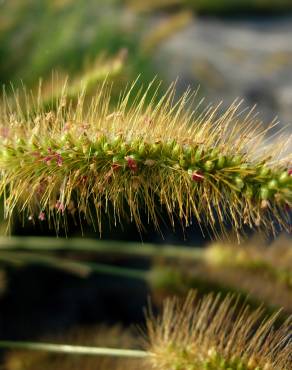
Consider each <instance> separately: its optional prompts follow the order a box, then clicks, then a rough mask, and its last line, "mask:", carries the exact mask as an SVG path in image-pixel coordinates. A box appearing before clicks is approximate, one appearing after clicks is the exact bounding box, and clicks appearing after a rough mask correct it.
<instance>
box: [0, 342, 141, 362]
mask: <svg viewBox="0 0 292 370" xmlns="http://www.w3.org/2000/svg"><path fill="white" fill-rule="evenodd" d="M0 348H8V349H27V350H33V351H45V352H53V353H68V354H70V355H91V356H111V357H113V356H114V357H132V358H144V357H147V356H148V353H147V352H145V351H141V350H135V349H121V348H105V347H87V346H74V345H69V344H52V343H38V342H16V341H8V340H3V341H0Z"/></svg>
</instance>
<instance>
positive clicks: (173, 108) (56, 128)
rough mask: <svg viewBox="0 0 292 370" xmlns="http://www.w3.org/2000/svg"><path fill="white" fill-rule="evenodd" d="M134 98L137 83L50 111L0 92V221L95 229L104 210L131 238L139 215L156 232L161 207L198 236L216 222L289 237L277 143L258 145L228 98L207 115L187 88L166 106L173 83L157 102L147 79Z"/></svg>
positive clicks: (284, 166)
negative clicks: (19, 218)
mask: <svg viewBox="0 0 292 370" xmlns="http://www.w3.org/2000/svg"><path fill="white" fill-rule="evenodd" d="M151 89H152V90H153V89H154V93H151ZM134 91H137V83H136V84H133V85H132V86H131V87H130V88H129V89H128V90H127V91H125V92H124V94H123V95H122V97H121V99H120V102H119V103H118V104H117V106H116V108H115V109H111V95H110V88H109V87H108V86H107V84H106V83H104V84H103V86H102V87H101V88H100V89H99V90H98V91H97V94H96V95H95V96H94V97H93V98H92V99H91V101H90V102H88V101H87V100H85V96H84V94H81V95H80V96H79V98H78V103H77V105H76V104H71V103H70V99H69V98H68V97H67V95H66V94H67V92H66V89H64V92H63V94H62V96H61V98H60V99H59V104H57V108H56V110H54V111H43V108H42V99H41V95H40V96H39V97H38V99H35V100H34V99H33V98H31V99H29V98H28V97H27V99H26V106H24V108H21V104H20V99H17V98H16V103H15V104H14V105H12V104H11V103H10V101H9V100H8V99H7V98H6V97H5V94H4V97H3V103H2V109H1V112H0V132H1V136H2V137H1V143H0V169H1V183H0V195H1V196H3V197H4V198H5V205H4V207H5V217H6V218H7V219H8V220H9V221H10V220H11V219H12V215H13V213H14V211H16V213H22V214H23V216H24V217H25V218H26V219H30V220H32V222H34V221H35V220H37V219H39V220H40V221H45V220H48V221H49V223H50V225H51V226H52V227H55V228H56V229H57V231H58V230H59V227H60V226H62V227H65V228H66V225H67V217H68V216H70V217H71V216H72V217H75V218H77V219H79V220H80V221H81V222H83V221H84V220H87V221H88V222H92V223H93V225H94V226H96V227H97V229H98V230H99V232H100V233H101V232H102V218H103V217H104V215H107V216H108V218H109V220H110V221H112V222H113V223H114V224H115V225H116V224H117V223H119V222H120V223H122V221H127V220H130V221H132V222H135V223H136V225H137V227H138V229H139V230H140V231H141V230H143V229H145V228H146V225H145V222H147V220H148V223H149V222H153V223H154V225H155V226H156V228H157V229H159V225H160V221H161V219H160V214H161V212H162V211H164V212H165V213H166V214H167V215H168V217H169V220H170V223H171V225H172V226H173V227H174V225H175V223H176V222H177V219H178V220H179V221H180V223H181V224H182V225H183V226H184V227H185V226H189V225H190V224H191V222H192V219H196V220H197V221H198V222H199V223H200V225H201V226H202V227H203V226H205V227H206V228H207V230H208V231H211V230H213V231H216V230H218V229H221V230H224V229H225V224H226V222H228V223H231V225H232V227H233V228H234V230H235V231H236V232H237V233H239V232H240V230H241V229H242V228H243V226H244V225H247V226H249V227H250V228H262V229H265V230H272V231H274V230H275V221H277V222H278V223H279V225H280V226H281V227H282V228H286V229H287V230H289V227H290V225H289V207H291V200H292V176H291V170H290V169H289V168H288V166H289V158H281V153H283V151H284V148H285V142H286V144H287V142H288V140H287V138H286V140H285V142H284V139H283V138H282V140H280V139H281V138H280V139H279V140H280V141H279V143H278V144H277V143H273V146H272V147H271V146H270V147H265V135H266V131H267V130H264V129H262V128H261V127H262V126H261V125H260V123H259V122H257V121H255V119H254V117H253V115H252V112H250V113H248V114H246V115H245V116H243V114H242V112H240V108H239V107H240V103H239V102H235V103H233V104H232V105H231V106H230V107H229V108H228V109H227V110H226V111H225V112H224V113H222V114H219V113H218V109H219V106H217V107H215V108H214V107H207V108H206V109H201V106H200V104H199V105H197V106H193V105H192V104H191V100H193V97H194V94H191V93H190V92H189V91H187V92H186V93H185V94H184V95H182V96H181V98H180V99H179V100H178V101H175V99H174V94H175V89H174V86H173V85H172V86H171V87H170V88H169V90H168V91H167V93H166V94H165V95H164V96H163V97H162V98H160V99H158V98H157V94H158V88H156V87H155V88H154V84H153V83H152V84H150V85H149V87H148V88H147V91H146V93H143V94H142V93H140V94H139V93H137V92H136V93H135V94H136V95H135V96H134V97H133V94H134ZM85 102H86V104H85ZM0 106H1V104H0ZM32 112H33V113H32ZM280 158H281V159H280ZM142 214H143V215H146V221H145V222H143V221H142ZM128 216H129V217H128Z"/></svg>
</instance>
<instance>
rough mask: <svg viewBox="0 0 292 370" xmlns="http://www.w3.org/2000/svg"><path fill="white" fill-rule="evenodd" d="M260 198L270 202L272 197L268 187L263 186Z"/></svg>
mask: <svg viewBox="0 0 292 370" xmlns="http://www.w3.org/2000/svg"><path fill="white" fill-rule="evenodd" d="M260 197H261V199H263V200H268V199H269V198H270V197H271V191H270V190H269V189H268V188H267V187H266V186H262V187H261V190H260Z"/></svg>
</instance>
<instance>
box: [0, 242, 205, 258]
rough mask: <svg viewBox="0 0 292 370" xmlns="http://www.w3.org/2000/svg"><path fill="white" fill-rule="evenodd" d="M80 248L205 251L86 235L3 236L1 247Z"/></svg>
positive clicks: (166, 253) (144, 253)
mask: <svg viewBox="0 0 292 370" xmlns="http://www.w3.org/2000/svg"><path fill="white" fill-rule="evenodd" d="M12 249H20V250H37V251H41V250H42V251H43V250H45V251H56V250H62V251H66V250H67V251H78V252H96V253H102V254H104V253H106V254H118V255H130V256H135V257H154V256H163V257H169V258H186V259H195V260H198V259H199V260H200V259H202V258H204V257H203V255H204V250H203V249H200V248H195V247H190V248H188V247H182V246H179V247H175V246H168V245H167V246H166V245H154V244H141V243H133V242H132V243H126V242H120V241H98V240H95V239H85V238H72V239H70V238H51V237H17V236H13V237H0V251H1V250H12Z"/></svg>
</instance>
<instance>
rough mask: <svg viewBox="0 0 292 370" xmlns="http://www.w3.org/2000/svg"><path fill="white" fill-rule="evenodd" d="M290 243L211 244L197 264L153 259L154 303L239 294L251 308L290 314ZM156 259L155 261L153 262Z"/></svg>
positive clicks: (291, 298) (289, 241) (282, 240)
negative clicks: (192, 294) (194, 293)
mask: <svg viewBox="0 0 292 370" xmlns="http://www.w3.org/2000/svg"><path fill="white" fill-rule="evenodd" d="M291 250H292V245H291V240H290V239H288V238H287V239H285V238H281V239H279V240H277V241H275V242H274V244H272V245H271V246H267V245H264V243H261V242H259V241H257V242H256V241H254V242H249V243H247V244H246V245H243V246H242V247H240V248H239V247H238V246H236V245H231V244H228V243H227V244H226V243H222V244H220V243H214V244H211V245H210V246H209V247H208V248H207V249H206V250H203V251H202V255H201V257H200V258H199V259H197V261H194V260H192V261H191V260H186V259H184V260H182V259H179V258H177V259H175V260H173V261H171V260H167V261H166V260H164V259H162V258H159V259H154V264H153V270H152V272H151V275H150V276H151V278H150V281H151V283H152V290H153V295H154V297H155V301H156V302H157V303H158V304H161V302H162V301H163V299H164V298H165V297H167V296H168V295H169V294H185V293H186V292H187V291H188V290H189V289H190V288H194V289H198V291H199V292H200V293H206V292H212V291H221V292H224V293H225V294H226V293H228V292H233V293H240V294H241V295H242V296H245V297H248V299H249V302H250V303H251V304H253V305H255V304H259V303H264V304H265V305H266V306H267V307H269V308H270V309H271V310H274V309H279V308H281V307H282V308H283V309H284V312H285V313H286V314H287V313H288V314H289V313H290V314H291V313H292V286H291V266H292V262H291V258H292V255H291ZM155 260H156V262H155Z"/></svg>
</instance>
